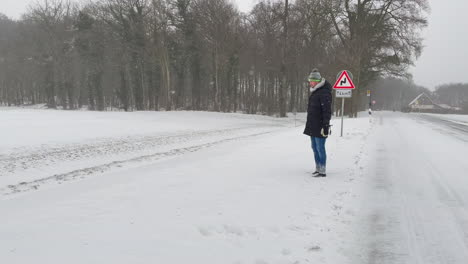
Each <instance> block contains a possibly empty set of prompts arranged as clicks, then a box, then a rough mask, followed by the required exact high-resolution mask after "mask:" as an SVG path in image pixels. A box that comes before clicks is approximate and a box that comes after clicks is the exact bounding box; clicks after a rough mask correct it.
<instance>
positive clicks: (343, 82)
mask: <svg viewBox="0 0 468 264" xmlns="http://www.w3.org/2000/svg"><path fill="white" fill-rule="evenodd" d="M333 88H334V89H354V88H356V87H354V83H353V81H352V80H351V78H350V77H349V75H348V72H347V71H343V72H342V73H341V75H340V77H338V79H337V80H336V83H335V85H333Z"/></svg>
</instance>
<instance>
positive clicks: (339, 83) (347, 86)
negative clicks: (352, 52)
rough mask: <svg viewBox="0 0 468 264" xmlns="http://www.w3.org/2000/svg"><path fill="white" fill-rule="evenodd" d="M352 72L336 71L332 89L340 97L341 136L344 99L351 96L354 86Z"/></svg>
mask: <svg viewBox="0 0 468 264" xmlns="http://www.w3.org/2000/svg"><path fill="white" fill-rule="evenodd" d="M352 76H353V75H352V74H351V72H349V71H346V70H344V71H341V72H339V73H338V75H337V78H336V82H335V85H333V89H335V90H336V97H337V98H340V97H341V137H342V136H343V123H344V101H345V98H351V97H352V95H353V93H352V92H353V89H354V88H356V87H355V86H354V83H353V80H352Z"/></svg>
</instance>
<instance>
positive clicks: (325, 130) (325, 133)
mask: <svg viewBox="0 0 468 264" xmlns="http://www.w3.org/2000/svg"><path fill="white" fill-rule="evenodd" d="M320 134H321V135H322V137H328V135H329V134H330V126H327V125H325V126H323V127H322V129H321V130H320Z"/></svg>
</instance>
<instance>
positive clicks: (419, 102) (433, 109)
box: [406, 93, 460, 113]
mask: <svg viewBox="0 0 468 264" xmlns="http://www.w3.org/2000/svg"><path fill="white" fill-rule="evenodd" d="M406 110H407V111H408V112H426V113H453V112H457V111H460V108H456V107H451V106H449V105H444V104H436V103H434V101H432V99H431V98H430V97H429V96H428V95H427V94H426V93H422V94H420V95H418V96H417V97H416V98H414V100H413V101H411V103H409V104H408V107H407V108H406Z"/></svg>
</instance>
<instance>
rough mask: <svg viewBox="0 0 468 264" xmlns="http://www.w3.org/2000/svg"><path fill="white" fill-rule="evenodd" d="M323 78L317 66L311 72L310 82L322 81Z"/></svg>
mask: <svg viewBox="0 0 468 264" xmlns="http://www.w3.org/2000/svg"><path fill="white" fill-rule="evenodd" d="M321 80H322V75H320V72H319V71H318V69H317V68H315V69H313V70H312V72H311V73H310V74H309V82H312V81H315V82H320V81H321Z"/></svg>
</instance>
